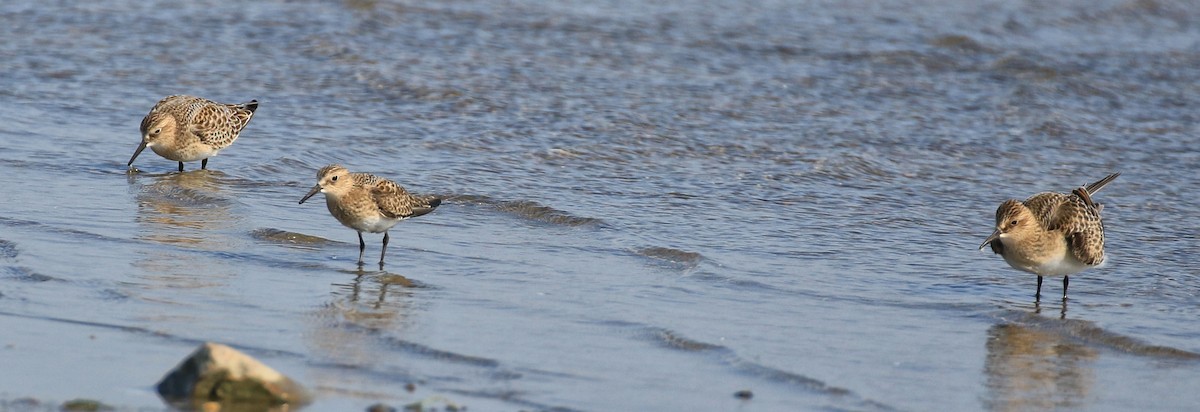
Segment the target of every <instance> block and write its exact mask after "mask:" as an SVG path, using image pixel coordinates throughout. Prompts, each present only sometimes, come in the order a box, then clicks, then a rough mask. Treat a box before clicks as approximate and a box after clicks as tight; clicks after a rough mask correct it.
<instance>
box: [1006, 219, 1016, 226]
mask: <svg viewBox="0 0 1200 412" xmlns="http://www.w3.org/2000/svg"><path fill="white" fill-rule="evenodd" d="M1008 224H1009V225H1010V226H1016V225H1017V220H1016V219H1013V221H1011V222H1008Z"/></svg>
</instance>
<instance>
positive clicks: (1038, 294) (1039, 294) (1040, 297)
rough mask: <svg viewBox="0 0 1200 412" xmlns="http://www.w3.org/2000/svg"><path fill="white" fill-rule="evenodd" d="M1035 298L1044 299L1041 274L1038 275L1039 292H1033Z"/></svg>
mask: <svg viewBox="0 0 1200 412" xmlns="http://www.w3.org/2000/svg"><path fill="white" fill-rule="evenodd" d="M1033 299H1034V300H1041V299H1042V277H1041V276H1038V290H1037V293H1034V294H1033Z"/></svg>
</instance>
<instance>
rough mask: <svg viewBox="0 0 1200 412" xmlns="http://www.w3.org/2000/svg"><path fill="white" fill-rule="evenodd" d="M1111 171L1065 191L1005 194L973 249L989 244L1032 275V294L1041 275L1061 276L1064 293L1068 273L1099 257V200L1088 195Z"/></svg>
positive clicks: (1039, 291) (1098, 262) (1097, 263)
mask: <svg viewBox="0 0 1200 412" xmlns="http://www.w3.org/2000/svg"><path fill="white" fill-rule="evenodd" d="M1120 175H1121V174H1120V173H1113V174H1111V175H1108V176H1106V177H1105V178H1103V179H1100V180H1098V181H1096V182H1095V183H1092V184H1090V185H1087V186H1084V187H1080V188H1077V189H1075V190H1073V191H1071V193H1070V194H1066V193H1057V192H1042V193H1038V194H1035V195H1033V196H1030V197H1029V198H1028V199H1025V201H1023V202H1022V201H1019V200H1015V199H1014V200H1006V201H1004V203H1001V204H1000V207H999V208H998V209H996V230H995V231H994V232H992V235H991V236H988V237H987V239H986V240H984V241H983V244H981V245H979V249H980V250H983V248H984V247H987V246H991V247H992V251H993V252H996V254H998V255H1000V256H1003V257H1004V261H1005V262H1008V265H1009V266H1012V267H1013V268H1016V269H1018V270H1022V271H1025V272H1029V273H1033V274H1035V275H1037V285H1038V287H1037V293H1036V294H1034V298H1035V299H1039V300H1040V299H1041V296H1042V277H1043V276H1062V277H1063V299H1064V300H1065V299H1067V285H1068V283H1070V275H1072V274H1075V273H1078V272H1081V271H1083V270H1084V269H1088V268H1092V267H1097V266H1100V265H1102V264H1103V263H1104V224H1103V223H1101V221H1100V210H1101V209H1102V208H1103V207H1102V206H1101V205H1099V204H1097V203H1095V202H1093V201H1092V195H1094V194H1096V192H1099V191H1100V189H1103V188H1104V186H1106V185H1108V184H1109V183H1111V182H1112V181H1113V179H1116V178H1117V176H1120Z"/></svg>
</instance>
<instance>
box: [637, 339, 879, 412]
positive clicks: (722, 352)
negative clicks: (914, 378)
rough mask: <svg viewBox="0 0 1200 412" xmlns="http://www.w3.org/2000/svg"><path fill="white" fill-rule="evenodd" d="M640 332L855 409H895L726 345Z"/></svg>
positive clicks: (743, 370)
mask: <svg viewBox="0 0 1200 412" xmlns="http://www.w3.org/2000/svg"><path fill="white" fill-rule="evenodd" d="M640 334H641V335H643V336H646V337H647V338H649V339H650V340H651V341H654V342H655V343H658V344H660V345H662V346H665V347H667V348H669V349H674V350H681V351H685V352H696V353H700V352H712V353H714V354H716V355H717V357H718V358H719V359H720V360H721V362H722V363H724V364H725V365H728V366H730V367H732V368H734V369H735V370H738V371H740V372H742V373H745V374H747V375H751V376H755V377H759V378H763V379H765V380H767V381H771V382H776V383H783V384H788V385H794V386H799V387H802V388H804V389H806V390H809V391H812V392H816V393H821V394H825V395H829V396H833V397H835V398H837V399H838V400H840V401H845V400H850V401H852V402H853V404H854V406H855V408H854V409H867V410H895V408H893V407H891V406H888V405H886V404H883V403H880V402H877V401H873V400H870V399H866V398H863V397H861V396H858V395H857V394H855V393H854V392H853V391H851V390H849V389H846V388H841V387H837V386H832V385H829V384H827V383H825V382H823V381H821V380H820V379H816V378H812V377H809V376H804V375H802V374H799V373H795V372H789V371H785V370H782V369H777V368H772V367H770V366H765V365H760V364H758V363H754V362H751V361H749V360H746V359H744V358H742V357H740V356H738V355H737V353H735V352H734V351H733V350H732V349H729V348H727V347H725V346H721V345H714V344H711V343H706V342H701V341H697V340H694V339H690V338H688V337H685V336H683V335H680V334H679V333H677V332H675V331H672V330H670V329H666V328H657V327H642V330H641V333H640Z"/></svg>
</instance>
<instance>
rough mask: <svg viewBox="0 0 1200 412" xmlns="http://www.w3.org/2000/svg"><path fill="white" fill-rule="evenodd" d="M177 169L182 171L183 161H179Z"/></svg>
mask: <svg viewBox="0 0 1200 412" xmlns="http://www.w3.org/2000/svg"><path fill="white" fill-rule="evenodd" d="M179 171H180V172H182V171H183V162H179Z"/></svg>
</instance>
